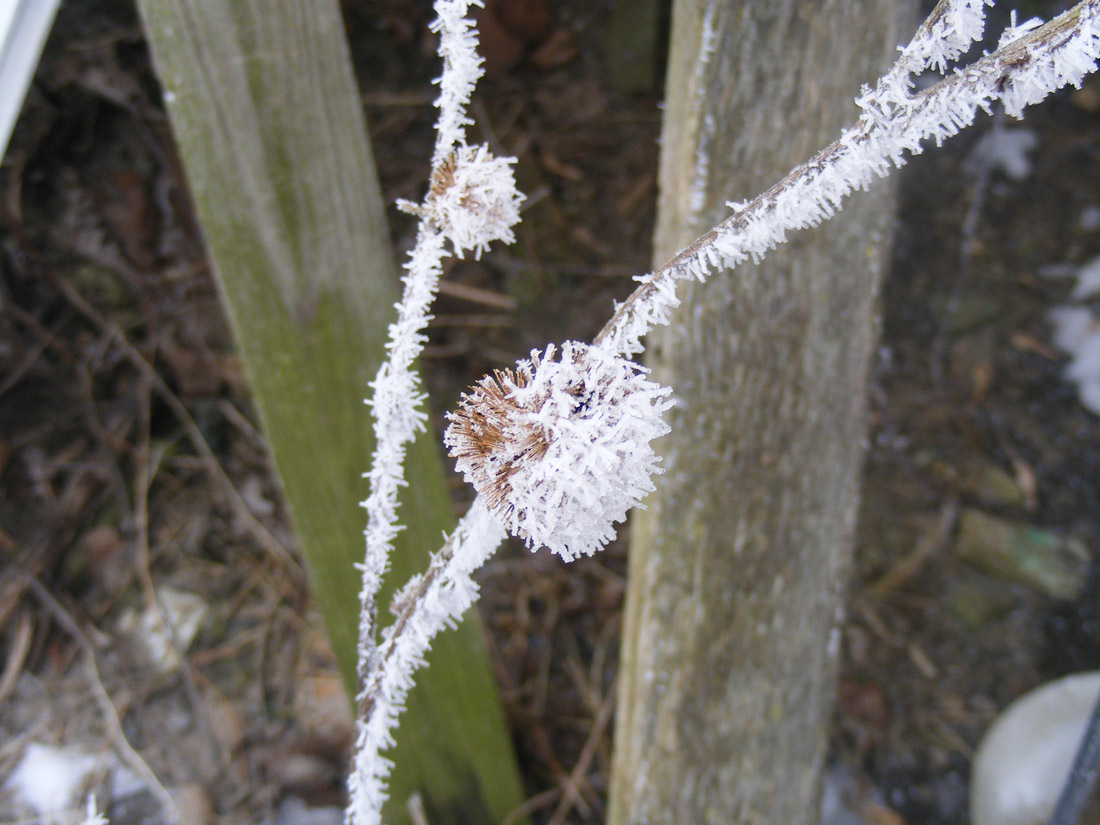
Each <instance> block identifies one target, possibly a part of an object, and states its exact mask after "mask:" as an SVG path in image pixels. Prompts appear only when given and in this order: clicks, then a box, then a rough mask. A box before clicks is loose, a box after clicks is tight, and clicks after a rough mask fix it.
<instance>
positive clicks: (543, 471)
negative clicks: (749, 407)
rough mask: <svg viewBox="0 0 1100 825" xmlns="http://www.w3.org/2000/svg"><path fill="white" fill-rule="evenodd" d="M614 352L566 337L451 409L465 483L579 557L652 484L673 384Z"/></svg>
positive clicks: (512, 524) (523, 526) (522, 525)
mask: <svg viewBox="0 0 1100 825" xmlns="http://www.w3.org/2000/svg"><path fill="white" fill-rule="evenodd" d="M644 376H645V370H644V369H643V368H642V367H640V366H638V365H637V364H635V363H633V362H631V361H627V360H625V359H623V358H617V357H615V356H614V355H612V354H610V353H608V352H606V351H605V350H603V349H601V348H599V347H595V346H592V347H590V346H586V345H584V344H580V343H577V342H575V341H567V342H566V343H564V344H563V345H562V347H561V352H560V357H559V358H558V359H555V349H554V346H553V345H549V346H547V348H546V352H545V354H542V353H540V352H539V351H538V350H533V351H532V352H531V359H530V360H529V361H520V362H519V364H517V366H516V370H515V372H513V371H511V370H497V371H496V372H494V374H493V375H492V376H486V377H485V378H483V379H482V380H481V381H480V382H478V384H476V385H475V386H474V387H473V388H472V389H471V390H470V392H468V393H466V394H465V395H463V396H462V399H461V401H460V402H459V409H458V411H457V412H455V413H451V414H449V415H448V418H449V419H450V421H451V425H450V427H448V429H447V433H446V435H445V436H444V442H445V443H446V445H447V446H448V447H449V448H450V451H451V455H452V456H453V457H454V458H456V459H457V462H456V466H457V468H458V470H459V472H461V473H462V474H463V475H464V476H465V478H466V480H467V481H468V482H470V483H471V484H473V486H474V487H475V489H477V491H478V492H479V493H480V494H481V495H482V496H483V497H484V499H485V501H486V505H487V506H488V507H489V509H490V510H491V511H492V512H493V513H494V514H495V515H496V516H497V518H499V519H500V520H501V522H502V523H503V524H504V526H505V527H506V528H507V529H508V530H509V531H510V532H511V533H513V534H515V535H517V536H519V537H520V538H522V539H523V540H524V541H525V542H526V543H527V546H528V547H530V548H531V549H537V548H538V547H543V546H545V547H549V548H550V549H551V550H552V551H553V552H555V553H558V554H559V555H561V557H562V558H563V559H565V560H566V561H571V560H573V559H574V558H576V557H577V556H580V555H582V554H583V555H591V554H592V553H594V552H595V551H597V550H599V549H601V548H602V547H603V546H604V545H605V544H606V543H607V542H608V541H610V540H611V539H612V538H613V537H614V535H615V530H614V528H613V524H614V523H615V522H619V521H622V520H623V519H625V518H626V513H627V511H628V510H629V509H630V508H631V507H634V506H636V505H637V504H638V502H639V500H640V499H641V498H642V497H643V496H644V495H645V494H646V493H648V492H650V491H652V490H653V482H652V481H651V480H650V476H652V475H653V474H654V473H656V472H659V469H658V467H657V464H658V462H659V460H660V459H659V458H658V457H657V456H656V454H655V453H654V452H653V449H652V448H651V447H650V441H652V440H653V439H654V438H657V437H658V436H661V435H664V434H665V433H667V432H668V430H669V428H668V425H667V424H665V422H664V421H663V420H662V418H661V414H662V413H663V412H664V411H665V410H667V409H668V408H669V407H671V406H672V403H673V402H672V401H671V400H669V399H668V397H667V396H668V395H669V392H670V390H668V389H666V388H664V387H661V386H660V385H658V384H656V383H654V382H652V381H648V380H646V378H645V377H644Z"/></svg>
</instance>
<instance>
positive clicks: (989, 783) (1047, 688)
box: [970, 672, 1100, 825]
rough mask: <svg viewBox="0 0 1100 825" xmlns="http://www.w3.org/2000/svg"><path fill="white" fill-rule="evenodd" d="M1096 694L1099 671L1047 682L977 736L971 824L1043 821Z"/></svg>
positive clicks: (1099, 686)
mask: <svg viewBox="0 0 1100 825" xmlns="http://www.w3.org/2000/svg"><path fill="white" fill-rule="evenodd" d="M1098 695H1100V672H1092V673H1079V674H1076V675H1073V676H1066V677H1065V678H1062V679H1059V680H1057V681H1054V682H1048V683H1047V684H1045V685H1042V686H1041V687H1038V688H1036V689H1035V690H1033V691H1031V692H1030V693H1026V694H1024V695H1023V696H1021V697H1020V698H1019V699H1017V700H1016V701H1015V702H1013V703H1012V704H1011V705H1009V706H1008V707H1007V708H1006V709H1005V710H1004V712H1003V713H1001V715H1000V716H999V717H997V720H996V721H995V722H994V723H993V726H992V727H991V728H990V729H989V730H988V731H987V732H986V734H985V736H983V737H982V741H981V742H980V743H979V745H978V752H977V755H976V756H975V757H974V766H973V770H972V771H971V775H970V821H971V823H972V825H1045V823H1046V822H1047V821H1048V820H1049V819H1050V816H1051V814H1052V813H1053V812H1054V806H1055V805H1056V804H1057V802H1058V796H1059V794H1060V793H1061V791H1062V786H1063V785H1064V784H1065V781H1066V777H1067V776H1068V775H1069V770H1070V765H1071V764H1072V763H1073V758H1074V756H1075V755H1076V753H1077V747H1078V745H1079V744H1080V742H1081V737H1082V736H1083V734H1084V731H1085V725H1086V723H1087V722H1088V719H1089V715H1090V714H1091V713H1092V708H1093V705H1094V704H1095V703H1096V698H1097V696H1098Z"/></svg>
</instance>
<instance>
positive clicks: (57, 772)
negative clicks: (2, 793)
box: [4, 742, 99, 818]
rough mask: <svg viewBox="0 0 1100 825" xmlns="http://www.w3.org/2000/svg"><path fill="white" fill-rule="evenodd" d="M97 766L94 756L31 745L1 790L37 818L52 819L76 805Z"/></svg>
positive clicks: (51, 746)
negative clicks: (27, 808)
mask: <svg viewBox="0 0 1100 825" xmlns="http://www.w3.org/2000/svg"><path fill="white" fill-rule="evenodd" d="M98 763H99V759H98V758H97V757H95V756H91V755H90V754H86V753H82V752H80V751H77V750H75V749H72V748H59V747H55V746H53V745H42V744H39V743H38V742H32V743H30V744H29V745H27V747H26V750H24V751H23V758H22V759H20V760H19V764H18V765H16V766H15V770H13V771H12V772H11V775H10V776H9V777H8V780H7V782H5V783H4V789H5V790H8V791H11V793H12V795H13V796H14V797H15V798H16V799H17V800H18V801H20V802H22V803H23V804H24V805H26V806H28V807H29V808H31V809H32V810H34V811H35V812H36V813H37V814H38V815H39V816H42V817H51V818H52V816H53V815H55V814H58V813H60V812H62V811H65V810H69V809H71V808H73V807H75V806H76V805H77V803H78V801H79V793H80V791H81V789H82V788H83V787H84V785H85V784H86V783H87V781H88V777H89V776H91V774H92V772H93V771H94V770H95V769H96V766H97V765H98Z"/></svg>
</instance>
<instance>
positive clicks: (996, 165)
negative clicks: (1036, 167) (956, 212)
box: [964, 127, 1039, 181]
mask: <svg viewBox="0 0 1100 825" xmlns="http://www.w3.org/2000/svg"><path fill="white" fill-rule="evenodd" d="M1038 146H1039V136H1038V135H1037V134H1035V132H1034V131H1032V130H1031V129H1019V128H1016V129H1009V128H1005V127H998V128H995V129H993V130H992V131H990V132H988V133H987V134H985V135H984V136H983V137H982V139H981V140H979V141H978V142H977V143H976V144H975V145H974V148H973V149H971V150H970V154H969V155H968V156H967V158H966V164H965V167H964V168H965V169H966V170H967V171H968V172H971V173H974V172H976V171H977V170H979V169H994V170H999V171H1001V172H1003V173H1004V175H1005V177H1007V178H1009V179H1011V180H1015V181H1021V180H1024V179H1025V178H1027V176H1028V175H1030V174H1031V159H1030V158H1029V157H1028V155H1029V153H1031V152H1033V151H1034V150H1035V149H1036V148H1037V147H1038Z"/></svg>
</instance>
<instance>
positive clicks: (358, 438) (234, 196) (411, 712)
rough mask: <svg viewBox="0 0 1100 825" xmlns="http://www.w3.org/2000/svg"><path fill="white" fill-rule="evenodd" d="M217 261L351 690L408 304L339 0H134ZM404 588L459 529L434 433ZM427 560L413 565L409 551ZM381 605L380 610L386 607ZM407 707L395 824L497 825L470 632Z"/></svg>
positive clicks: (439, 661)
mask: <svg viewBox="0 0 1100 825" xmlns="http://www.w3.org/2000/svg"><path fill="white" fill-rule="evenodd" d="M138 5H139V7H140V9H141V12H142V16H143V19H144V21H145V27H146V30H147V33H148V37H149V41H150V43H151V46H152V50H153V57H154V61H155V64H156V68H157V72H158V74H159V75H160V79H161V82H162V84H163V87H164V93H165V100H166V102H167V106H168V112H169V115H170V117H171V121H172V126H173V129H174V132H175V136H176V141H177V144H178V146H179V151H180V155H181V157H182V158H183V163H184V166H185V168H186V170H187V175H188V181H189V183H190V187H191V194H192V196H193V198H194V201H195V206H196V209H197V211H198V215H199V218H200V220H201V223H202V227H203V232H204V234H205V237H206V243H207V248H208V249H209V251H210V257H211V259H212V261H213V264H214V270H215V272H216V275H217V279H218V284H219V287H220V289H221V294H222V296H223V299H224V301H225V305H226V307H227V309H228V311H229V316H230V320H231V322H232V325H233V329H234V333H235V335H236V340H237V344H238V346H239V347H240V352H241V355H242V357H243V360H244V363H245V368H246V370H247V372H248V377H249V380H250V383H251V386H252V391H253V394H254V397H255V400H256V405H257V407H258V408H259V411H260V417H261V419H262V423H263V427H264V432H265V434H266V436H267V438H268V441H269V443H270V445H271V450H272V455H273V458H274V461H275V466H276V468H277V469H278V472H279V477H280V479H281V480H282V484H283V489H284V491H285V494H286V498H287V501H288V503H289V505H290V510H291V514H292V517H293V520H294V526H295V530H296V533H297V536H298V540H299V544H300V546H301V549H302V553H303V555H304V556H305V559H306V562H307V565H308V568H309V574H310V579H311V582H312V585H313V588H314V592H315V593H316V596H317V602H318V604H319V606H320V607H321V611H322V613H323V615H324V618H325V623H326V626H327V628H328V631H329V634H330V637H331V639H332V643H333V647H334V648H335V650H336V654H337V658H338V659H339V661H340V665H341V668H342V670H343V673H344V675H345V679H346V681H347V682H348V684H349V686H350V685H353V684H354V678H355V677H354V674H355V658H356V654H355V644H356V633H357V624H358V589H359V574H358V572H357V571H356V569H355V567H354V563H355V562H356V561H359V560H361V559H362V554H363V541H362V530H363V527H364V519H365V515H364V512H363V510H362V509H361V508H360V507H359V504H358V503H359V502H360V501H361V500H362V499H364V498H366V484H365V482H364V481H363V479H362V478H361V474H362V473H363V472H364V471H366V470H367V469H368V468H369V462H370V455H371V449H372V441H373V439H372V434H371V425H370V418H369V415H368V412H367V409H366V407H365V406H364V404H363V398H364V397H365V395H366V394H367V393H368V389H367V382H368V381H369V380H370V379H372V378H373V377H374V374H375V371H376V370H377V368H378V364H379V363H380V361H381V358H382V354H383V344H384V341H385V339H386V334H387V330H386V326H387V324H388V322H389V320H390V316H391V314H392V307H393V303H394V301H395V300H396V299H397V276H396V271H395V267H394V262H393V257H392V253H391V249H390V244H389V240H388V236H387V233H386V221H385V215H384V209H383V203H382V198H381V195H380V192H379V188H378V183H377V179H376V176H375V170H374V162H373V158H372V156H371V151H370V144H369V140H368V137H367V132H366V127H365V123H364V119H363V113H362V109H361V106H360V103H359V95H358V92H357V89H356V86H355V80H354V77H353V74H352V68H351V61H350V59H349V55H348V52H347V44H346V41H345V38H344V31H343V23H342V20H341V17H340V9H339V5H338V3H337V2H336V0H273V2H265V3H256V2H239V1H238V0H139V3H138ZM408 467H409V471H408V479H409V482H410V483H409V486H408V488H407V490H406V493H407V494H406V495H405V502H404V509H403V511H402V519H403V521H404V523H406V524H407V525H408V528H407V529H406V531H405V532H404V533H402V534H401V536H400V537H399V539H398V552H397V554H396V558H395V559H394V562H393V572H392V575H391V581H390V583H389V586H390V589H392V586H393V585H394V584H395V583H401V582H403V581H404V580H405V579H406V578H407V577H408V576H409V575H410V574H411V573H413V572H418V571H420V570H421V569H423V567H424V566H425V564H426V560H427V553H428V551H429V550H432V549H435V548H436V547H438V546H439V544H440V536H441V533H442V531H443V530H445V529H447V528H448V527H449V526H450V525H451V521H452V519H451V511H450V505H449V503H448V500H447V496H446V493H445V490H444V486H443V475H442V469H441V463H440V455H439V453H438V449H437V446H436V444H435V442H434V437H433V436H432V435H430V434H429V435H428V436H426V437H424V438H421V439H419V440H418V441H417V442H416V443H415V444H414V445H412V447H411V449H410V452H409V462H408ZM414 551H415V552H414ZM387 599H388V597H387V596H385V595H384V596H383V598H382V604H386V603H387ZM430 658H431V663H430V667H429V668H428V669H427V670H425V671H423V672H422V673H421V675H420V676H419V679H418V686H417V688H416V689H415V690H414V691H413V692H412V694H410V697H409V703H408V705H409V707H408V710H407V711H406V713H405V715H404V717H403V722H402V725H401V728H400V730H399V731H398V735H397V740H398V743H399V744H398V746H397V747H396V749H395V752H394V753H393V754H391V756H392V757H393V758H394V760H395V762H396V769H395V771H394V773H393V778H392V781H391V783H390V787H391V804H390V806H389V808H388V810H387V822H389V823H390V825H396V824H397V823H400V822H405V821H408V814H407V812H406V810H405V802H406V800H407V799H408V797H409V795H410V794H411V793H413V792H414V791H415V792H419V793H420V794H421V796H422V799H423V802H424V804H425V809H426V811H427V814H428V817H429V820H430V821H431V822H432V823H433V825H444V824H445V823H454V824H455V825H457V824H458V823H460V822H463V823H464V822H496V821H499V820H500V819H501V818H502V817H503V816H504V815H505V814H506V813H507V812H508V811H509V810H510V809H511V808H513V807H514V806H515V805H517V804H518V803H519V802H520V801H521V799H522V797H521V793H522V792H521V788H520V784H519V780H518V773H517V769H516V765H515V760H514V755H513V752H512V747H511V742H510V740H509V738H508V734H507V731H506V729H505V726H504V719H503V714H502V711H501V707H500V703H499V698H498V695H497V692H496V686H495V683H494V680H493V676H492V673H491V670H490V666H489V661H488V658H487V655H486V652H485V648H484V645H483V642H482V639H481V637H480V635H479V628H478V626H477V621H476V619H475V618H471V619H468V620H467V621H466V622H464V623H463V624H462V626H461V627H460V629H459V630H458V631H457V632H456V633H450V634H445V635H444V636H443V637H441V638H440V639H439V640H438V641H437V642H436V643H435V646H434V648H433V650H432V654H431V657H430Z"/></svg>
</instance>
